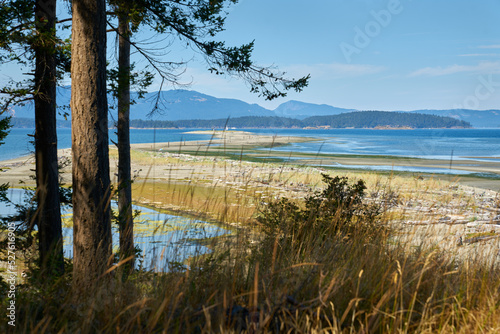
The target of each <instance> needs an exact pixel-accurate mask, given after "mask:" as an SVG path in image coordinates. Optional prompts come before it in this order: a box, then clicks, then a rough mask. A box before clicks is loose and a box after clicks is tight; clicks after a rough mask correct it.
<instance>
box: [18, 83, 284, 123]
mask: <svg viewBox="0 0 500 334" xmlns="http://www.w3.org/2000/svg"><path fill="white" fill-rule="evenodd" d="M70 99H71V89H70V88H69V87H58V89H57V104H58V106H66V108H58V109H59V113H60V115H59V116H58V117H57V118H58V119H64V117H63V115H62V113H63V112H64V111H67V112H69V108H68V106H69V102H70ZM157 99H158V102H159V103H158V110H157V112H156V114H155V116H154V118H155V119H159V120H169V121H175V120H181V119H216V118H227V117H242V116H275V114H274V112H273V111H271V110H268V109H265V108H263V107H261V106H259V105H258V104H249V103H246V102H243V101H241V100H236V99H223V98H216V97H213V96H210V95H206V94H202V93H199V92H196V91H190V90H181V89H179V90H169V91H162V92H160V96H159V97H158V95H157V93H148V94H146V96H145V98H144V99H141V100H138V101H137V103H136V104H133V105H132V106H131V107H130V119H147V118H149V117H148V116H149V113H150V112H151V111H152V110H153V107H154V105H155V103H156V101H157ZM108 103H109V104H110V105H112V103H113V99H112V98H111V97H110V96H108ZM12 109H13V115H14V117H16V118H34V108H33V104H32V103H28V104H26V105H25V106H15V107H14V108H12ZM110 115H111V118H110V121H112V120H113V119H116V115H117V112H116V108H115V109H110Z"/></svg>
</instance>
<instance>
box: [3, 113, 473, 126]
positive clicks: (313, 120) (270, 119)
mask: <svg viewBox="0 0 500 334" xmlns="http://www.w3.org/2000/svg"><path fill="white" fill-rule="evenodd" d="M59 122H60V124H59V126H60V127H71V122H70V121H59ZM110 124H111V122H110ZM13 126H14V127H28V128H29V127H34V120H33V119H28V118H13ZM130 127H132V128H137V129H144V128H163V129H165V128H173V129H179V128H201V129H225V128H236V129H244V128H285V129H286V128H288V129H290V128H296V129H345V128H358V129H438V128H440V129H443V128H446V129H450V128H461V129H465V128H471V127H472V126H471V124H470V123H469V122H466V121H462V120H458V119H455V118H452V117H446V116H436V115H425V114H419V113H403V112H390V111H355V112H347V113H343V114H339V115H330V116H312V117H308V118H305V119H302V120H300V119H295V118H288V117H278V116H243V117H236V118H220V119H192V120H178V121H158V120H142V119H135V120H134V119H133V120H131V121H130Z"/></svg>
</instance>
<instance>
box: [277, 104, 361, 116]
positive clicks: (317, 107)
mask: <svg viewBox="0 0 500 334" xmlns="http://www.w3.org/2000/svg"><path fill="white" fill-rule="evenodd" d="M350 111H355V110H354V109H344V108H337V107H332V106H329V105H327V104H313V103H306V102H300V101H293V100H292V101H288V102H285V103H282V104H280V105H279V106H278V108H276V109H274V113H275V114H276V116H280V117H291V118H298V119H304V118H307V117H310V116H326V115H338V114H341V113H345V112H350Z"/></svg>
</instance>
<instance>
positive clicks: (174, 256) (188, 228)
mask: <svg viewBox="0 0 500 334" xmlns="http://www.w3.org/2000/svg"><path fill="white" fill-rule="evenodd" d="M25 194H26V192H25V191H24V190H23V189H9V190H8V197H9V199H10V200H11V201H13V202H15V203H21V202H23V201H24V200H25V199H26V195H25ZM112 207H113V209H114V210H116V209H117V207H116V203H113V204H112ZM133 209H134V210H140V214H139V215H138V216H137V217H136V218H135V220H134V242H135V245H136V246H137V247H139V248H140V249H141V251H142V254H141V255H142V256H141V258H139V261H137V266H139V265H141V264H142V266H143V268H145V269H147V270H154V271H168V270H169V263H172V262H177V263H180V262H183V261H184V260H186V259H188V258H189V257H192V256H195V255H200V254H206V253H208V252H209V251H210V250H209V249H208V248H207V247H205V246H202V245H200V244H199V241H200V240H203V239H206V238H213V237H217V236H221V235H225V234H229V233H231V232H230V231H229V230H227V229H224V228H222V227H220V226H217V225H215V224H212V223H208V222H205V221H201V220H195V219H190V218H186V217H182V216H174V215H169V214H165V213H161V212H159V211H156V210H154V209H151V208H147V207H142V206H138V205H134V206H133ZM14 213H15V207H14V206H12V205H6V204H5V203H3V202H0V217H2V216H7V215H11V214H14ZM62 216H63V238H64V247H63V251H64V256H65V257H66V258H71V257H73V227H72V223H71V211H70V210H68V209H66V210H64V211H63V213H62ZM112 233H113V252H116V251H117V250H118V227H117V226H116V225H115V224H113V226H112Z"/></svg>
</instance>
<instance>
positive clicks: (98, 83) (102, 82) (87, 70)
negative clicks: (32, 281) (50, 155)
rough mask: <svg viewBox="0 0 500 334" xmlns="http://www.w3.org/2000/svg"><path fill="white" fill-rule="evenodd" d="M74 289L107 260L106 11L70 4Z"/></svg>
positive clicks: (88, 0)
mask: <svg viewBox="0 0 500 334" xmlns="http://www.w3.org/2000/svg"><path fill="white" fill-rule="evenodd" d="M72 38H73V40H72V46H71V54H72V61H71V78H72V90H71V112H72V151H73V173H72V174H73V256H74V259H73V284H74V286H75V288H76V289H80V290H81V291H84V290H83V289H86V288H87V287H93V286H94V284H95V283H97V279H98V278H100V277H101V276H102V275H103V274H104V272H105V270H106V269H107V267H108V266H109V261H110V260H111V220H110V177H109V150H108V107H107V98H106V6H105V1H104V0H73V28H72Z"/></svg>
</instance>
